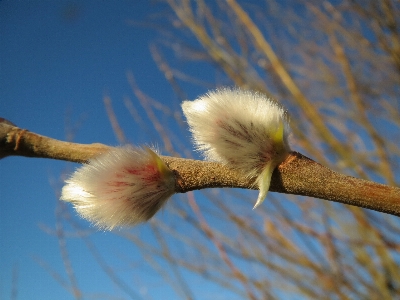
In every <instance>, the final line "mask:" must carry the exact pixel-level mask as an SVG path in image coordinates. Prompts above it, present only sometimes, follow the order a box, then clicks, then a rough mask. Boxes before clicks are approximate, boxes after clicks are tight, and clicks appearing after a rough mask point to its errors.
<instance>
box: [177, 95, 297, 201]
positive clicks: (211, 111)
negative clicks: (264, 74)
mask: <svg viewBox="0 0 400 300" xmlns="http://www.w3.org/2000/svg"><path fill="white" fill-rule="evenodd" d="M182 109H183V112H184V114H185V116H186V118H187V122H188V124H189V127H190V130H191V132H192V134H193V139H194V142H195V144H196V145H197V149H198V150H200V151H202V152H203V153H204V155H205V157H206V159H209V160H214V161H218V162H223V163H225V164H227V165H229V166H230V167H232V168H236V169H237V170H239V171H241V172H242V173H243V174H244V175H245V176H247V177H249V178H254V177H256V178H257V179H256V181H255V183H256V185H257V186H258V188H259V190H260V193H259V196H258V198H257V202H256V204H255V206H254V207H257V206H258V205H260V204H261V203H262V202H263V201H264V199H265V197H266V195H267V192H268V189H269V185H270V181H271V176H272V172H273V170H274V168H275V167H276V166H277V165H278V164H279V163H281V162H282V161H283V160H284V159H285V158H286V157H287V155H288V154H289V151H290V148H289V145H288V139H287V138H288V135H289V124H288V121H287V115H286V112H285V110H284V109H283V108H282V107H281V106H280V105H278V104H277V103H275V102H273V101H272V100H270V99H269V98H267V97H266V96H265V95H263V94H260V93H258V92H253V91H249V90H242V89H238V88H233V89H231V88H222V89H217V90H215V91H211V92H209V93H207V94H205V95H203V96H201V97H199V98H198V99H197V100H195V101H185V102H183V103H182Z"/></svg>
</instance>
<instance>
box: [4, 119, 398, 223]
mask: <svg viewBox="0 0 400 300" xmlns="http://www.w3.org/2000/svg"><path fill="white" fill-rule="evenodd" d="M109 149H111V147H109V146H106V145H103V144H76V143H70V142H63V141H59V140H55V139H52V138H49V137H45V136H42V135H38V134H36V133H33V132H29V131H28V130H25V129H21V128H18V127H16V126H14V125H11V123H9V122H1V120H0V159H1V158H4V157H7V156H13V155H17V156H26V157H41V158H52V159H58V160H66V161H71V162H79V163H85V162H87V161H88V160H89V159H90V158H92V157H94V156H96V155H98V154H100V153H104V152H106V151H108V150H109ZM162 159H163V160H164V161H165V162H166V163H167V164H168V166H169V167H170V168H171V169H172V170H173V171H174V173H175V175H176V188H175V191H176V192H177V193H186V192H188V191H192V190H198V189H204V188H221V187H222V188H223V187H236V188H246V189H255V187H254V178H245V177H243V176H242V175H241V174H240V173H238V172H236V171H235V170H232V169H230V168H228V167H227V166H224V165H222V164H220V163H214V162H207V161H198V160H191V159H185V158H177V157H169V156H163V157H162ZM270 191H271V192H279V193H286V194H295V195H303V196H310V197H315V198H319V199H324V200H330V201H335V202H340V203H344V204H350V205H354V206H359V207H364V208H368V209H372V210H376V211H380V212H384V213H388V214H392V215H395V216H400V188H398V187H391V186H387V185H383V184H378V183H374V182H371V181H366V180H362V179H357V178H354V177H351V176H346V175H342V174H339V173H336V172H334V171H332V170H330V169H328V168H326V167H324V166H322V165H321V164H319V163H317V162H315V161H313V160H312V159H310V158H308V157H306V156H304V155H302V154H300V153H298V152H292V153H291V154H290V155H289V157H288V158H287V159H286V160H285V161H284V162H283V163H281V164H280V165H279V166H278V167H277V168H276V169H275V170H274V173H273V174H272V180H271V186H270Z"/></svg>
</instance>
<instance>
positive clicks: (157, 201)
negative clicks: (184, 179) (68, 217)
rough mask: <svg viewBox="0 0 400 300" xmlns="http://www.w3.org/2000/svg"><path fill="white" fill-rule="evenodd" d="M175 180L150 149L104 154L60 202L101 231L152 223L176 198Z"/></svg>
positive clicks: (78, 174)
mask: <svg viewBox="0 0 400 300" xmlns="http://www.w3.org/2000/svg"><path fill="white" fill-rule="evenodd" d="M174 191H175V176H174V174H173V172H172V171H171V170H170V169H169V168H168V166H167V165H166V164H165V163H164V162H163V161H162V160H161V158H160V157H159V156H158V155H157V154H156V152H154V151H153V150H151V149H150V148H138V147H133V146H124V147H119V148H114V149H112V150H110V151H109V152H107V153H104V154H101V155H99V156H97V157H95V158H93V159H91V160H90V161H89V163H88V164H86V165H84V166H82V167H80V168H79V169H77V170H76V171H75V173H73V174H72V176H71V177H70V178H69V179H68V180H66V185H65V186H64V187H63V189H62V192H61V200H64V201H68V202H71V203H72V204H73V205H74V207H75V209H76V211H77V212H78V213H79V215H81V216H82V217H83V218H85V219H87V220H88V221H90V222H92V223H93V224H95V225H96V226H97V227H99V228H101V229H108V230H111V229H113V228H115V227H120V226H133V225H136V224H138V223H141V222H145V221H147V220H148V219H150V218H151V217H152V216H153V215H154V214H155V213H156V212H157V211H158V210H159V209H160V208H161V207H162V206H163V204H164V203H165V202H166V201H167V200H168V198H169V197H171V196H172V195H173V194H174Z"/></svg>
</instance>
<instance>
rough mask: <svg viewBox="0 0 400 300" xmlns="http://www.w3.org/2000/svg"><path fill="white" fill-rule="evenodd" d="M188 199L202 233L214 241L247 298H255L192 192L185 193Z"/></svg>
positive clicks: (244, 277)
mask: <svg viewBox="0 0 400 300" xmlns="http://www.w3.org/2000/svg"><path fill="white" fill-rule="evenodd" d="M187 196H188V199H189V205H190V207H191V208H192V210H193V212H194V213H195V215H196V217H197V219H198V220H199V222H200V226H201V228H202V230H203V231H204V233H205V234H206V235H207V236H208V237H209V238H210V240H211V241H212V242H213V243H214V245H215V247H216V248H217V249H218V253H219V255H220V256H221V259H222V260H223V261H224V262H225V264H226V265H227V266H228V268H229V269H230V271H231V272H232V274H233V275H234V277H235V278H236V279H237V280H238V281H239V282H241V283H242V284H243V286H244V288H245V290H246V293H247V297H249V299H256V296H255V295H254V294H253V292H252V291H251V289H250V287H249V282H248V280H247V278H246V276H245V275H244V274H243V273H242V272H241V271H240V270H239V269H238V268H237V267H236V266H235V265H234V264H233V262H232V261H231V260H230V259H229V257H228V255H227V253H226V251H225V249H224V246H223V245H222V243H221V242H220V241H219V240H218V238H217V237H216V236H215V235H214V231H213V230H212V229H211V228H210V226H209V225H208V224H207V222H206V220H205V219H204V217H203V216H202V214H201V212H200V209H199V207H198V206H197V203H196V200H195V198H194V195H193V193H192V192H189V193H188V194H187Z"/></svg>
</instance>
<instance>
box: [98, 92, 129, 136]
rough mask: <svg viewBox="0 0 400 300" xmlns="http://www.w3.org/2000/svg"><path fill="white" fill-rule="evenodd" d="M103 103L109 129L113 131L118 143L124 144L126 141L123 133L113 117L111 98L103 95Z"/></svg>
mask: <svg viewBox="0 0 400 300" xmlns="http://www.w3.org/2000/svg"><path fill="white" fill-rule="evenodd" d="M103 101H104V106H105V108H106V111H107V115H108V119H109V120H110V123H111V127H112V129H113V130H114V133H115V135H116V137H117V140H118V142H120V143H121V144H126V143H127V140H126V137H125V134H124V131H123V130H122V128H121V126H120V125H119V123H118V119H117V117H116V116H115V112H114V109H113V107H112V102H111V98H110V97H109V96H107V95H105V96H104V98H103Z"/></svg>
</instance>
